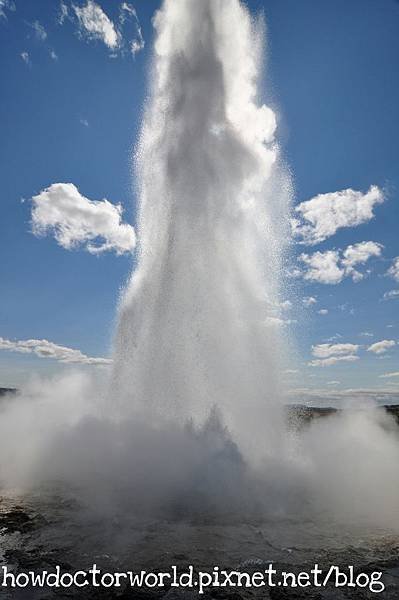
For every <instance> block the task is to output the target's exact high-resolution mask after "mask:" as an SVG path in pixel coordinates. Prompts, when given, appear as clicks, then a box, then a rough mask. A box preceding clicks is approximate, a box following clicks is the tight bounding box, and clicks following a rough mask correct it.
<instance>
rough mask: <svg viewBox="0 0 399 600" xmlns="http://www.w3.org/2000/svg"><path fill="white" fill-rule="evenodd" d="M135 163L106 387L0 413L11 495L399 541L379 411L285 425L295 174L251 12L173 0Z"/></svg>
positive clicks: (40, 392)
mask: <svg viewBox="0 0 399 600" xmlns="http://www.w3.org/2000/svg"><path fill="white" fill-rule="evenodd" d="M154 23H155V28H156V39H155V46H154V57H153V64H152V69H151V76H150V97H149V100H148V102H147V107H146V110H145V115H144V120H143V125H142V133H141V138H140V141H139V144H138V150H137V159H136V177H137V180H138V185H139V188H140V206H139V218H138V239H139V248H138V267H137V269H136V270H135V272H134V273H133V275H132V278H131V281H130V282H129V284H128V286H127V289H126V291H125V294H124V296H123V298H122V299H121V305H120V311H119V323H118V327H117V332H116V341H115V353H114V367H113V372H112V373H111V375H110V377H109V379H106V381H105V382H104V381H103V380H100V381H98V378H97V377H96V376H93V377H92V378H91V377H89V376H88V375H87V374H86V375H84V374H81V373H78V372H77V373H71V374H69V375H67V376H64V377H61V378H56V379H54V380H47V381H36V382H35V383H33V384H32V385H30V386H28V387H27V389H26V390H25V391H24V392H23V393H22V394H21V395H19V396H18V397H17V398H16V399H12V400H9V401H6V402H5V403H4V404H3V405H2V408H1V410H0V480H1V483H2V486H3V489H7V488H10V487H18V488H21V487H22V488H24V489H26V490H29V489H30V488H32V487H37V486H40V485H41V484H44V483H48V482H49V481H50V482H51V481H56V482H62V483H63V484H66V485H68V486H70V488H71V489H73V490H75V491H76V493H77V494H80V495H83V496H84V497H85V498H87V499H88V500H89V502H91V503H92V504H93V506H96V507H98V506H100V507H101V508H102V509H106V510H115V511H116V510H118V509H119V508H120V507H123V510H130V511H133V512H134V513H136V514H152V515H157V514H163V515H167V516H170V517H183V518H190V517H191V516H192V515H198V514H199V515H201V514H212V515H213V516H215V517H216V518H220V519H229V518H234V519H241V518H245V519H247V518H249V517H250V516H251V515H254V516H255V515H256V516H257V517H259V516H263V517H267V518H270V517H281V516H290V517H296V518H300V517H301V516H303V515H313V516H319V515H323V516H327V518H330V517H331V516H333V517H335V518H337V519H339V520H341V521H343V522H352V523H353V522H354V521H358V522H359V523H366V524H367V526H383V527H387V528H390V529H395V528H396V529H397V528H398V523H399V520H398V518H397V517H398V516H399V471H398V468H397V465H398V464H399V439H398V433H397V431H396V427H395V425H394V423H393V421H391V420H390V418H389V417H388V416H386V415H384V414H382V413H380V412H377V411H376V410H374V409H373V408H372V407H371V408H370V407H369V408H365V409H364V410H363V411H361V412H359V411H357V412H350V411H347V412H344V414H343V415H341V416H336V417H331V418H329V419H326V420H325V421H323V422H316V423H314V424H312V425H311V426H309V428H307V429H306V430H305V431H303V432H302V433H299V432H296V433H293V432H289V431H287V430H286V427H285V424H284V418H283V409H282V391H283V390H282V383H281V377H280V360H281V357H282V356H283V355H284V343H285V340H284V337H283V336H282V334H281V332H280V331H279V327H278V325H277V321H278V319H276V311H277V310H278V306H279V303H280V302H281V299H282V287H283V283H284V278H283V268H282V264H283V259H284V255H285V253H286V252H287V246H286V240H287V239H288V228H287V222H288V213H289V209H290V200H291V193H290V178H289V176H288V174H287V173H286V170H285V169H284V167H283V165H282V161H281V159H280V157H279V148H278V143H277V141H276V137H275V135H276V116H275V114H274V112H273V111H272V110H271V108H270V107H268V106H266V105H265V104H263V103H262V101H261V99H260V98H259V80H260V77H261V76H262V64H261V60H260V59H261V56H262V52H263V37H264V33H263V32H264V29H263V27H262V23H261V22H254V21H253V20H252V19H251V17H250V15H249V13H248V12H247V10H246V9H245V8H244V6H243V5H242V4H241V3H240V2H239V1H238V0H201V2H198V0H166V1H165V2H164V4H163V6H162V9H161V10H160V11H159V12H158V13H157V14H156V16H155V20H154Z"/></svg>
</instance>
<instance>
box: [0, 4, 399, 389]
mask: <svg viewBox="0 0 399 600" xmlns="http://www.w3.org/2000/svg"><path fill="white" fill-rule="evenodd" d="M247 4H248V6H249V8H250V9H251V11H253V12H259V11H260V10H264V12H265V14H266V21H267V30H268V59H267V77H266V78H265V84H264V88H265V89H264V93H265V96H266V99H269V100H272V102H273V105H274V107H275V108H276V107H277V110H278V114H279V132H278V135H279V139H280V140H281V144H282V150H283V154H284V157H285V160H286V162H287V163H288V165H289V167H290V170H291V172H292V175H293V180H294V186H295V198H294V202H295V204H296V205H301V204H302V203H303V202H305V201H308V200H311V199H314V198H315V197H316V196H317V195H319V194H327V193H329V194H333V196H330V197H324V198H322V202H323V203H324V204H323V206H326V205H327V204H328V203H329V202H330V203H332V205H334V202H335V201H336V199H337V195H336V192H338V191H340V190H348V189H352V190H355V191H356V192H359V193H360V196H357V197H356V198H357V199H358V200H359V201H360V202H363V201H364V196H365V194H366V193H367V192H368V190H369V189H370V186H377V189H378V190H379V194H380V196H379V197H378V200H375V201H374V200H371V204H372V206H371V209H370V210H371V214H372V215H373V216H371V217H370V218H367V215H366V216H361V215H360V216H359V214H358V212H357V213H356V214H357V217H358V221H360V222H359V223H358V224H354V222H353V221H354V220H356V219H355V218H354V217H353V218H352V220H351V219H350V218H348V219H347V221H348V225H347V226H341V227H338V228H337V229H336V231H334V232H333V233H331V232H330V233H329V234H328V235H327V236H326V237H325V239H320V236H319V238H318V239H317V241H316V242H315V239H316V238H315V234H314V232H313V234H312V235H313V238H312V239H310V240H309V236H308V239H307V242H309V241H311V242H312V243H311V244H309V243H305V244H301V243H300V242H301V241H302V242H303V241H304V239H303V238H304V236H303V229H302V230H301V231H302V234H301V235H299V237H298V238H297V243H296V244H295V245H294V247H293V253H294V258H293V260H292V265H291V266H290V272H291V274H294V275H296V276H295V277H291V278H289V285H288V287H289V289H287V298H289V300H290V302H291V304H292V307H291V308H290V307H287V308H286V309H285V310H284V314H283V317H282V318H283V319H284V320H286V321H291V324H290V325H285V326H286V327H290V328H291V329H292V331H293V337H294V340H295V345H296V347H297V349H298V357H299V358H298V360H297V361H296V362H295V364H292V365H290V367H292V369H290V370H291V371H298V373H295V372H292V373H287V374H286V377H287V379H288V380H289V381H291V382H292V386H293V388H296V387H300V388H304V387H306V388H310V389H311V388H314V389H334V390H335V389H338V390H339V389H345V388H365V389H366V388H367V389H368V388H380V389H392V390H396V389H397V388H398V385H397V382H399V377H398V376H395V375H392V376H389V377H380V376H381V375H386V374H392V373H397V372H398V370H399V368H398V361H397V358H398V353H399V345H398V344H399V335H398V327H397V307H398V302H399V299H398V298H396V299H395V298H394V297H393V296H394V295H392V294H391V296H392V297H390V296H389V293H390V292H391V291H392V290H397V289H399V276H398V275H397V276H396V279H395V269H394V265H395V263H394V262H393V261H394V259H395V257H397V256H398V255H399V241H398V236H397V226H398V203H397V193H398V192H397V190H398V185H399V173H398V160H397V156H398V139H399V118H398V106H399V75H398V72H399V69H398V61H399V36H398V31H399V2H396V1H395V0H351V2H347V1H346V0H334V1H332V0H326V1H325V2H320V1H319V0H301V1H298V0H251V1H249V2H247ZM158 5H159V2H158V1H157V0H137V1H136V2H133V4H128V5H127V4H126V3H119V2H113V1H112V2H111V1H110V0H107V1H106V0H99V2H97V3H94V2H91V12H90V14H89V13H85V12H84V9H85V8H86V9H87V7H88V6H89V4H88V3H87V2H86V0H85V2H82V0H76V1H75V2H74V4H72V3H71V2H70V1H69V0H68V1H65V2H64V4H62V3H61V2H58V0H57V1H56V0H41V2H29V1H28V0H15V2H11V0H7V1H6V0H0V15H1V16H0V45H1V49H0V62H1V77H2V79H3V81H2V93H1V95H0V105H1V110H0V120H1V124H0V128H1V132H2V133H1V144H0V152H1V156H0V164H1V168H2V178H1V181H2V219H1V220H0V228H1V231H0V245H1V257H2V260H1V261H0V269H1V273H0V277H1V295H0V338H2V339H3V350H1V352H0V385H19V384H21V383H22V382H23V381H24V380H26V378H27V377H28V376H30V374H31V373H33V372H37V373H41V374H51V373H53V372H55V371H57V370H59V369H62V368H65V366H64V363H62V362H60V360H63V359H65V357H66V358H68V356H71V357H72V358H73V359H76V362H77V363H80V364H84V363H85V362H86V363H90V362H95V361H91V359H94V358H95V357H107V356H109V351H110V343H111V338H112V331H113V327H114V319H115V311H116V306H117V299H118V295H119V291H120V289H121V286H123V284H124V282H125V281H126V279H127V277H128V274H129V272H130V271H131V269H132V266H133V258H132V253H131V252H125V246H124V245H123V244H126V243H127V244H128V243H129V241H128V242H126V239H128V240H130V241H131V238H130V237H127V238H126V236H125V237H124V238H123V241H122V238H121V235H120V234H121V230H120V228H119V225H120V223H118V222H117V221H118V215H117V214H116V212H115V211H112V207H111V209H110V211H111V212H110V213H109V215H110V219H111V218H112V219H113V223H114V228H113V229H112V231H110V234H109V236H110V237H109V238H108V243H109V245H110V248H109V250H108V251H104V252H98V251H97V250H96V249H95V248H94V249H93V248H92V249H91V251H90V243H91V242H90V240H89V241H87V239H86V240H85V241H84V242H83V243H81V244H80V246H79V247H77V248H72V247H71V248H68V240H65V239H63V240H56V239H54V236H53V235H47V236H46V235H44V236H35V235H33V234H32V226H31V219H32V209H33V207H34V206H35V203H34V202H33V201H32V200H31V199H32V198H33V197H35V196H38V195H40V193H41V192H42V190H44V189H46V188H49V186H52V185H53V184H56V183H71V184H73V185H74V186H76V188H77V190H78V192H77V193H78V194H79V193H80V194H81V195H82V197H84V198H87V199H89V200H91V201H93V200H99V201H100V200H103V199H104V198H106V199H107V200H108V201H109V202H111V203H113V205H118V204H120V205H121V206H122V207H123V210H124V212H123V215H122V217H121V221H122V222H123V223H125V224H129V223H131V224H134V218H135V208H134V193H135V192H134V182H133V178H132V152H133V147H134V143H135V140H136V137H137V133H138V130H139V126H140V118H141V113H142V107H143V103H144V101H145V96H146V74H147V68H148V62H149V59H150V52H151V42H152V35H153V31H152V25H151V18H152V15H153V12H154V10H155V9H156V8H157V7H158ZM62 6H64V9H63V8H62ZM133 7H134V9H135V11H136V12H135V13H134V12H133V10H132V9H133ZM88 15H89V16H90V17H91V20H90V22H89V21H88V20H87V19H88ZM102 15H104V17H102ZM86 17H87V18H86ZM95 18H97V19H100V21H101V27H102V29H101V32H100V33H99V30H98V29H96V30H95V26H94V25H93V22H94V20H95ZM90 27H91V28H92V29H90ZM93 27H94V29H93ZM233 43H234V41H233ZM132 44H133V46H132ZM53 191H54V193H56V191H57V190H55V189H54V190H53ZM62 191H63V193H64V192H65V190H62ZM69 192H70V193H71V194H72V195H73V193H74V192H73V190H72V189H71V188H70V189H69ZM51 198H52V197H48V198H47V201H48V202H51ZM76 198H77V197H76ZM347 198H348V199H347V202H348V203H349V204H350V205H352V204H353V206H355V204H354V203H355V197H354V196H351V195H350V194H349V195H348V196H347ZM76 201H78V199H76ZM351 203H352V204H351ZM82 206H84V204H83V205H82ZM304 206H305V205H302V207H304ZM312 206H313V205H312ZM100 208H101V210H102V209H103V208H104V206H103V205H101V207H100ZM323 210H324V209H323ZM355 212H356V211H355ZM297 214H298V213H297ZM302 214H303V213H302ZM305 216H306V215H305ZM97 217H98V215H97V216H96V215H94V214H93V215H92V218H93V219H97ZM316 218H317V223H318V225H319V226H320V227H322V226H323V219H324V220H325V219H327V220H328V218H329V213H328V211H327V212H326V211H324V212H323V211H321V212H318V213H317V217H316ZM115 219H116V221H115ZM37 220H38V222H39V224H40V215H37ZM93 222H94V221H93ZM95 223H96V224H98V219H97V220H96V221H95ZM302 225H303V223H302ZM96 226H97V225H96ZM129 233H130V230H125V231H124V234H126V235H127V236H128V234H129ZM321 237H323V236H321ZM305 241H306V240H305ZM313 242H315V243H313ZM362 242H373V243H374V244H375V245H374V246H367V248H365V247H359V246H356V245H358V244H360V243H362ZM93 243H94V245H96V244H98V242H96V241H94V242H93ZM349 246H355V250H354V251H359V249H360V250H366V255H367V256H368V254H367V252H368V253H369V254H370V256H369V257H368V258H367V261H366V262H364V263H359V262H357V263H356V262H355V263H353V256H352V255H351V256H352V263H350V260H349V259H348V254H347V255H345V254H344V253H345V250H346V249H347V248H348V247H349ZM370 249H371V250H370ZM327 251H332V252H333V254H331V255H330V258H331V261H332V264H333V265H334V264H335V266H336V268H337V269H338V271H339V272H340V273H341V275H336V277H335V279H336V281H334V282H332V281H331V278H330V281H329V282H327V281H326V279H328V277H327V276H326V274H325V273H324V274H323V272H322V269H323V268H325V265H324V263H323V264H322V266H321V267H320V265H319V266H318V271H317V273H316V275H315V276H314V277H313V279H312V278H311V277H310V275H309V269H310V267H309V264H310V263H309V261H313V263H314V258H312V257H314V254H315V253H317V252H319V253H322V254H323V255H324V253H325V252H327ZM303 253H304V254H306V255H307V257H308V259H306V258H305V259H303V260H297V258H296V257H297V256H300V255H301V254H303ZM352 254H353V252H352ZM345 256H346V258H345ZM362 256H363V257H364V252H363V255H362ZM309 257H310V258H309ZM306 261H307V262H306ZM334 261H335V262H334ZM345 261H346V263H345ZM348 261H349V262H348ZM313 263H312V264H313ZM348 265H349V266H348ZM353 269H355V270H356V272H358V273H360V275H354V272H353ZM387 272H389V273H391V274H390V275H389V274H387ZM320 273H321V275H320ZM361 277H362V278H361ZM337 279H339V281H337ZM354 279H355V280H354ZM384 294H385V298H386V299H384ZM304 298H314V299H315V300H316V302H313V303H312V301H308V302H307V304H308V306H306V305H305V304H306V301H305V303H304V300H303V299H304ZM387 298H388V299H387ZM320 310H322V311H328V312H327V313H326V314H319V311H320ZM365 334H369V335H365ZM43 339H44V340H47V341H49V342H51V343H53V344H56V346H51V344H50V345H49V346H48V347H43V348H41V349H40V348H39V351H38V352H37V353H36V354H35V353H34V352H32V349H34V348H36V349H37V348H38V346H37V345H36V346H34V345H32V344H30V345H29V344H25V345H24V342H26V340H43ZM18 342H19V346H18ZM379 342H388V344H382V345H379V346H375V347H374V349H370V347H372V346H373V344H378V343H379ZM322 344H325V345H324V346H321V345H322ZM326 344H327V345H328V346H327V345H326ZM337 344H339V345H340V346H337ZM59 346H60V347H62V348H64V350H62V348H61V349H60V348H59ZM312 347H313V349H312ZM70 349H73V350H72V354H71V353H70ZM15 350H17V351H15ZM73 351H75V352H78V354H76V353H75V354H73ZM79 353H80V354H79ZM37 354H38V355H37ZM48 356H53V358H48ZM348 356H353V357H354V358H352V359H347V357H348ZM82 357H83V358H82ZM342 357H346V358H344V359H342ZM337 358H338V359H339V360H336V359H337ZM331 359H332V360H331ZM72 362H73V361H72ZM87 368H91V369H93V368H94V369H95V368H97V367H96V366H93V365H89V366H88V367H87Z"/></svg>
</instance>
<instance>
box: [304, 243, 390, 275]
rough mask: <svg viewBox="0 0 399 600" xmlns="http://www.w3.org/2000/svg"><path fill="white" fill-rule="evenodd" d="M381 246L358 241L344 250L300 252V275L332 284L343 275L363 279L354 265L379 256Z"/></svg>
mask: <svg viewBox="0 0 399 600" xmlns="http://www.w3.org/2000/svg"><path fill="white" fill-rule="evenodd" d="M382 249H383V246H382V245H381V244H378V243H377V242H370V241H368V242H359V243H358V244H353V245H350V246H348V247H347V248H345V250H326V251H325V252H319V251H318V252H314V253H313V254H305V253H303V254H301V255H300V256H299V261H300V262H302V263H303V264H304V265H305V270H304V271H303V272H302V277H303V278H304V279H305V280H308V281H316V282H318V283H324V284H329V285H334V284H337V283H340V282H341V281H342V280H343V279H344V278H345V277H351V278H352V280H353V281H355V282H357V281H360V280H361V279H363V277H364V273H361V272H360V271H358V270H357V269H355V266H357V265H363V264H365V263H366V262H367V261H368V260H369V259H370V258H372V257H378V256H381V253H382Z"/></svg>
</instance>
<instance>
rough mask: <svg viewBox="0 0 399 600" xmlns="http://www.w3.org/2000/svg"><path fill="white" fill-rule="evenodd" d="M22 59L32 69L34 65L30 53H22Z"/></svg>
mask: <svg viewBox="0 0 399 600" xmlns="http://www.w3.org/2000/svg"><path fill="white" fill-rule="evenodd" d="M20 57H21V58H22V60H23V61H24V63H25V64H26V65H27V66H28V67H30V66H31V65H32V62H31V60H30V56H29V52H25V51H24V52H21V54H20Z"/></svg>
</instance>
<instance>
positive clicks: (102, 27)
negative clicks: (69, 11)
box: [72, 0, 121, 50]
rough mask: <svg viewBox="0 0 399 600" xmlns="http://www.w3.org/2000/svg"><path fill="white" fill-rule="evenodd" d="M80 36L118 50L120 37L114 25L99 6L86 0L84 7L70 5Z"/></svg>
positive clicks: (91, 0) (90, 0)
mask: <svg viewBox="0 0 399 600" xmlns="http://www.w3.org/2000/svg"><path fill="white" fill-rule="evenodd" d="M72 8H73V10H74V12H75V15H76V17H77V19H78V24H79V28H80V32H81V34H82V36H84V37H86V38H88V39H91V40H100V41H102V42H103V43H104V44H105V45H106V46H108V48H110V49H111V50H116V49H118V48H119V46H120V43H121V36H120V33H119V31H118V30H117V29H116V27H115V25H114V23H113V22H112V21H111V19H110V18H109V17H108V16H107V15H106V13H105V12H104V11H103V9H102V8H101V6H100V5H99V4H96V2H94V1H93V0H88V1H87V4H86V5H84V6H76V5H75V4H73V5H72Z"/></svg>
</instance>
